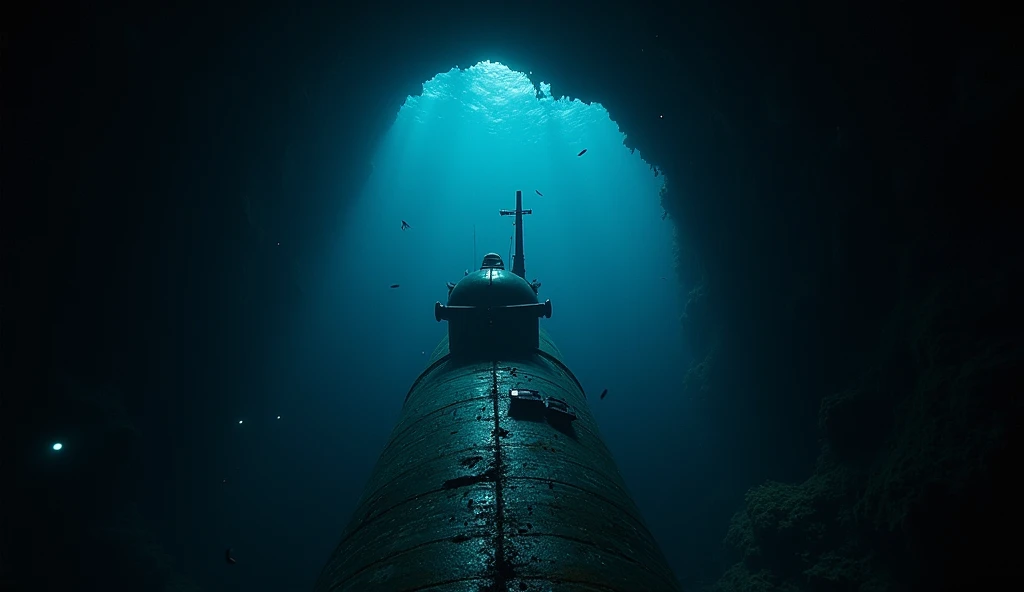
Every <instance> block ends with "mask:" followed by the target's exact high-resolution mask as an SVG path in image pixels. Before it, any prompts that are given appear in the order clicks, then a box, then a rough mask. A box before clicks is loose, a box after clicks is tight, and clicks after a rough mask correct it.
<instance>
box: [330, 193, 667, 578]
mask: <svg viewBox="0 0 1024 592" xmlns="http://www.w3.org/2000/svg"><path fill="white" fill-rule="evenodd" d="M529 213H530V211H529V210H523V209H522V193H521V192H519V191H517V192H516V210H515V211H514V212H510V211H508V210H502V211H501V214H503V215H511V214H514V215H515V216H516V235H517V236H516V238H517V240H516V254H515V256H514V258H513V261H514V266H513V272H514V273H513V272H509V271H507V270H505V265H504V261H502V259H501V257H500V256H499V255H497V254H495V253H489V254H487V255H486V256H485V257H484V258H483V261H482V264H481V266H480V268H479V269H478V270H476V271H474V272H472V273H470V274H468V275H466V276H465V277H463V278H462V279H461V280H460V281H459V282H458V283H457V284H454V285H453V284H449V292H448V300H447V304H441V303H440V302H438V303H436V304H435V305H434V316H435V319H437V321H439V322H440V321H446V322H447V323H448V334H447V336H446V337H445V338H444V339H442V340H441V343H440V344H439V345H438V346H437V348H436V349H435V350H434V352H433V354H432V356H431V359H430V361H429V364H428V366H427V368H426V369H425V370H424V371H423V372H422V373H421V374H420V375H419V376H418V377H417V378H416V380H415V381H414V383H413V385H412V387H411V388H410V389H409V392H408V393H407V394H406V397H405V403H404V405H403V408H402V411H401V414H400V417H399V419H398V423H397V425H396V426H395V428H394V430H393V432H392V434H391V438H390V440H389V441H388V443H387V445H386V446H385V448H384V451H383V452H382V453H381V456H380V459H379V460H378V462H377V465H376V467H375V468H374V471H373V473H372V475H371V477H370V481H369V483H368V484H367V486H366V489H365V490H364V492H363V496H362V498H361V499H360V502H359V505H358V506H357V508H356V511H355V514H354V516H353V518H352V519H351V521H350V522H349V524H348V526H347V527H346V529H345V531H344V533H343V535H342V539H341V542H340V543H339V544H338V546H337V548H336V549H335V550H334V552H333V553H332V554H331V556H330V558H329V560H328V562H327V564H326V566H325V567H324V569H323V571H322V572H321V574H320V577H319V579H318V580H317V583H316V585H315V588H314V590H315V591H316V592H328V591H331V592H336V591H342V590H345V591H357V592H376V591H388V592H398V591H409V592H412V591H426V590H431V591H453V592H454V591H467V592H469V591H472V592H483V591H487V592H505V591H531V590H532V591H535V592H542V591H543V592H548V591H573V592H584V591H586V592H627V591H628V592H646V591H652V592H662V591H664V592H670V591H676V590H679V589H680V586H679V583H678V581H677V580H676V578H675V576H674V574H673V573H672V570H671V569H670V568H669V567H668V564H667V562H666V561H665V558H664V556H663V555H662V553H661V550H660V549H659V548H658V546H657V544H656V543H655V541H654V537H653V536H652V535H651V533H650V532H649V530H648V529H647V527H646V525H645V524H644V521H643V519H642V518H641V516H640V512H639V510H638V509H637V507H636V505H635V504H634V502H633V501H632V499H631V497H630V495H629V493H628V491H627V489H626V485H625V483H624V482H623V479H622V477H621V476H620V474H619V472H618V469H617V468H616V466H615V463H614V461H613V460H612V456H611V453H610V452H609V451H608V449H607V447H606V446H605V445H604V442H603V441H602V439H601V436H600V434H599V432H598V429H597V424H596V422H595V421H594V417H593V416H592V414H591V412H590V410H589V409H588V407H587V402H586V396H585V393H584V390H583V388H582V387H581V386H580V383H579V381H578V380H577V379H576V377H575V376H574V375H573V373H572V371H571V370H570V369H569V368H568V367H567V366H566V364H565V362H564V361H563V358H562V354H561V353H560V352H559V351H558V348H557V347H555V345H554V343H553V342H552V341H551V339H550V338H549V337H548V335H547V334H546V333H545V332H544V331H543V330H541V329H540V323H539V321H540V318H541V317H550V316H551V312H552V308H551V302H550V301H545V302H540V300H539V299H538V290H539V287H540V284H539V283H537V282H527V281H526V279H525V264H524V261H523V257H522V255H523V253H522V244H523V243H522V228H523V225H522V216H523V214H529Z"/></svg>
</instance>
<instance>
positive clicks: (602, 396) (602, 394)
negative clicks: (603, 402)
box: [601, 389, 608, 399]
mask: <svg viewBox="0 0 1024 592" xmlns="http://www.w3.org/2000/svg"><path fill="white" fill-rule="evenodd" d="M607 396H608V389H604V390H603V391H601V398H602V399H603V398H605V397H607Z"/></svg>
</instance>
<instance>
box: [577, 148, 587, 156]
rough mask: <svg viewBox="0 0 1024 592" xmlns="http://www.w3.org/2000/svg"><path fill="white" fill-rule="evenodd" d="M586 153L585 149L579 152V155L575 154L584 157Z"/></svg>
mask: <svg viewBox="0 0 1024 592" xmlns="http://www.w3.org/2000/svg"><path fill="white" fill-rule="evenodd" d="M586 153H587V149H586V148H584V149H583V150H580V153H579V154H577V155H576V156H583V155H584V154H586Z"/></svg>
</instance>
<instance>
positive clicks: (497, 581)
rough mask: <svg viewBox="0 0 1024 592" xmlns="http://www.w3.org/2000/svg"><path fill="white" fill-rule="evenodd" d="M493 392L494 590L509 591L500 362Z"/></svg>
mask: <svg viewBox="0 0 1024 592" xmlns="http://www.w3.org/2000/svg"><path fill="white" fill-rule="evenodd" d="M491 383H492V384H491V393H492V395H493V397H494V433H493V438H494V468H495V477H494V500H495V504H494V505H495V516H494V527H495V541H494V543H495V544H494V588H493V590H494V592H507V590H508V581H507V580H506V573H507V570H508V568H509V566H508V562H507V561H506V559H505V499H504V497H503V494H504V485H503V484H504V481H505V467H504V466H503V465H502V462H501V408H500V405H499V404H498V362H493V364H492V365H491Z"/></svg>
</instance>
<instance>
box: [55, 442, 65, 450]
mask: <svg viewBox="0 0 1024 592" xmlns="http://www.w3.org/2000/svg"><path fill="white" fill-rule="evenodd" d="M61 448H64V445H63V444H61V443H60V442H54V444H53V449H54V450H60V449H61Z"/></svg>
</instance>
